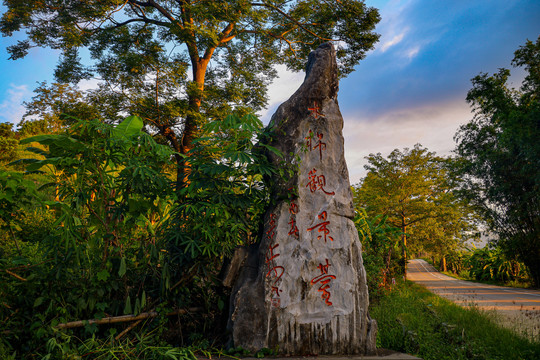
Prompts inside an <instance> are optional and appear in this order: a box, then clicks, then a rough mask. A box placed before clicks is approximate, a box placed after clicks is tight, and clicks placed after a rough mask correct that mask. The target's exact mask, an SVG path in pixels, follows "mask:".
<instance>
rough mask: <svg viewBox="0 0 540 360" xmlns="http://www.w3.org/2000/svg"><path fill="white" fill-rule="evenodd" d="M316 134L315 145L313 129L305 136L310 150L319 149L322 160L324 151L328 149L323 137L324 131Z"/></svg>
mask: <svg viewBox="0 0 540 360" xmlns="http://www.w3.org/2000/svg"><path fill="white" fill-rule="evenodd" d="M316 136H317V139H316V143H315V146H313V140H314V135H313V131H311V129H310V130H309V133H308V136H306V137H305V139H306V147H307V148H308V149H309V151H313V150H316V149H319V160H321V161H322V152H323V151H325V150H326V143H325V142H322V139H323V137H324V135H323V133H319V132H318V133H317V135H316Z"/></svg>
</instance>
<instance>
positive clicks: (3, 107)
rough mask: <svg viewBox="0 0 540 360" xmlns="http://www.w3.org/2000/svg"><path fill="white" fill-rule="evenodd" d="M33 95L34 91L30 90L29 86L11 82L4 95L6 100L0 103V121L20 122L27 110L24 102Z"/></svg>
mask: <svg viewBox="0 0 540 360" xmlns="http://www.w3.org/2000/svg"><path fill="white" fill-rule="evenodd" d="M31 97H32V92H31V91H30V90H28V86H26V85H19V86H17V85H15V84H9V88H8V89H7V90H6V92H5V93H4V96H3V98H4V101H2V103H0V122H10V123H12V124H18V123H19V122H20V121H21V119H22V116H23V115H24V113H25V112H26V110H25V108H24V106H23V105H22V103H23V101H28V100H30V98H31Z"/></svg>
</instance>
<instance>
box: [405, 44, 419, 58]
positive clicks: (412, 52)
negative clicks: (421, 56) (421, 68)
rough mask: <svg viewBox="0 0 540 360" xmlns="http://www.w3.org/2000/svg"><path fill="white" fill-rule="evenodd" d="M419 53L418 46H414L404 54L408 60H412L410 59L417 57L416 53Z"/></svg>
mask: <svg viewBox="0 0 540 360" xmlns="http://www.w3.org/2000/svg"><path fill="white" fill-rule="evenodd" d="M419 51H420V46H419V45H416V46H413V47H412V48H410V49H408V50H407V51H406V52H405V56H406V57H407V58H408V59H409V60H412V58H414V57H415V56H416V55H418V52H419Z"/></svg>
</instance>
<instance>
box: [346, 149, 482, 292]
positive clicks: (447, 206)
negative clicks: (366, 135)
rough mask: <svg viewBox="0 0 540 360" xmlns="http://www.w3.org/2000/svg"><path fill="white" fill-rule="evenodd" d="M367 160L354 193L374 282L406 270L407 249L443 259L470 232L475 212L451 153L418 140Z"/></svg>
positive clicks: (461, 244) (366, 256)
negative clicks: (461, 193)
mask: <svg viewBox="0 0 540 360" xmlns="http://www.w3.org/2000/svg"><path fill="white" fill-rule="evenodd" d="M367 160H368V163H369V164H368V165H366V169H367V170H369V172H368V174H367V175H366V177H365V178H364V179H362V181H361V183H360V184H358V185H356V186H355V187H354V188H353V193H354V201H355V207H356V213H357V216H358V219H357V228H358V230H359V232H360V236H361V238H364V242H363V243H364V247H365V249H364V253H365V254H364V257H365V258H366V259H367V264H368V267H371V265H373V266H374V269H378V270H377V271H376V272H375V273H372V274H371V276H374V277H375V278H381V280H380V281H379V285H381V284H382V285H385V284H387V282H388V281H389V280H390V279H391V278H396V277H397V276H398V275H404V274H405V263H406V260H407V258H408V256H409V255H408V253H409V252H410V253H413V254H430V255H431V256H433V257H436V258H438V259H446V257H447V256H450V255H451V254H452V253H453V252H455V251H456V250H458V249H460V248H461V247H462V246H463V242H464V241H465V240H467V239H469V238H471V237H473V236H474V235H475V232H474V230H475V228H476V225H477V222H478V217H477V216H476V214H475V212H474V211H473V209H472V208H471V207H469V206H468V205H467V203H466V202H465V201H463V199H462V198H460V197H459V196H458V194H457V192H456V190H457V184H456V179H455V178H454V177H453V175H452V174H453V173H452V164H453V161H452V160H451V159H445V158H441V157H438V156H436V155H435V154H434V153H432V152H429V151H428V150H427V149H425V148H423V147H422V146H421V145H419V144H417V145H416V146H415V147H414V148H413V149H404V150H403V151H400V150H398V149H396V150H394V151H393V152H392V153H391V154H390V155H389V156H388V158H387V159H385V158H383V157H382V155H381V154H376V155H374V154H371V155H370V156H368V157H367Z"/></svg>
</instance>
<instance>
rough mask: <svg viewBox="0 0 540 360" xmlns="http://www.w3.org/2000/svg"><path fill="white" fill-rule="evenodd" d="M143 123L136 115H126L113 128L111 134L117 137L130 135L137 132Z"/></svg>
mask: <svg viewBox="0 0 540 360" xmlns="http://www.w3.org/2000/svg"><path fill="white" fill-rule="evenodd" d="M143 126H144V124H143V121H142V119H141V118H140V117H138V116H128V117H127V118H125V119H124V121H122V122H121V123H120V124H118V125H116V126H115V127H114V129H113V132H112V135H113V136H114V137H117V138H122V137H131V136H133V135H136V134H138V133H139V132H140V131H141V130H142V128H143Z"/></svg>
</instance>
